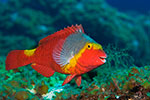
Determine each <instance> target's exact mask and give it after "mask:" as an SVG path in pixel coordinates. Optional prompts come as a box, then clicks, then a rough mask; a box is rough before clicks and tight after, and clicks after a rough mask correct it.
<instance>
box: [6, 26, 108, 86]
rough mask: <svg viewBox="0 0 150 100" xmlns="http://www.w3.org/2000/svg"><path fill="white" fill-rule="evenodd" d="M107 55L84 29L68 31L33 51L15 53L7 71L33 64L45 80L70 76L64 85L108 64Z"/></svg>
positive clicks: (64, 30)
mask: <svg viewBox="0 0 150 100" xmlns="http://www.w3.org/2000/svg"><path fill="white" fill-rule="evenodd" d="M105 58H106V54H105V52H104V51H103V49H102V47H101V45H100V44H98V43H96V42H95V41H94V40H92V39H91V38H90V37H88V36H87V35H86V34H85V33H84V30H83V28H82V26H81V25H76V26H71V27H67V28H64V29H63V30H60V31H58V32H56V33H54V34H51V35H49V36H47V37H45V38H43V39H42V40H40V42H39V46H38V47H37V48H35V49H32V50H13V51H11V52H10V53H9V54H8V56H7V58H6V70H10V69H15V68H18V67H21V66H25V65H28V64H31V67H32V68H33V69H35V70H36V71H37V72H38V73H40V74H42V75H43V76H45V77H50V76H52V75H53V74H54V72H59V73H63V74H70V75H69V76H68V77H67V78H66V79H65V81H64V82H63V84H62V85H64V84H66V83H68V82H69V81H71V80H72V78H75V81H76V83H77V85H78V86H80V84H81V74H83V73H86V72H88V71H90V70H92V69H94V68H96V67H98V66H99V65H102V64H104V63H105Z"/></svg>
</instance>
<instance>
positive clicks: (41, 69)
mask: <svg viewBox="0 0 150 100" xmlns="http://www.w3.org/2000/svg"><path fill="white" fill-rule="evenodd" d="M31 67H32V68H33V69H34V70H36V71H37V72H38V73H40V74H42V75H43V76H45V77H50V76H52V75H53V74H54V73H55V71H54V70H53V69H52V68H50V67H49V66H44V65H39V64H37V63H32V64H31Z"/></svg>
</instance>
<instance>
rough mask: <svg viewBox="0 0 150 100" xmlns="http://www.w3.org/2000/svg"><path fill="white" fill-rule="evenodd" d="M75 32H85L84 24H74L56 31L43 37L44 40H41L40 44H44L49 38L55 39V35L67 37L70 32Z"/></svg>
mask: <svg viewBox="0 0 150 100" xmlns="http://www.w3.org/2000/svg"><path fill="white" fill-rule="evenodd" d="M75 33H84V30H83V27H82V25H81V24H80V25H77V24H76V25H75V26H74V25H72V26H71V27H67V28H64V29H62V30H60V31H57V32H55V33H54V34H51V35H49V36H47V37H45V38H43V39H42V40H40V42H39V44H42V43H45V42H47V41H49V40H52V39H54V37H55V38H56V37H67V36H69V35H70V34H75Z"/></svg>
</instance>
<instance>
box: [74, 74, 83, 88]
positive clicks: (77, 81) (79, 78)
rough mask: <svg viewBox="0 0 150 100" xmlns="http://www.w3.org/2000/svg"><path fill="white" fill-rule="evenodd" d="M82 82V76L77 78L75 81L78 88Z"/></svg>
mask: <svg viewBox="0 0 150 100" xmlns="http://www.w3.org/2000/svg"><path fill="white" fill-rule="evenodd" d="M81 80H82V76H81V75H79V76H76V77H75V81H76V84H77V85H78V86H80V85H81Z"/></svg>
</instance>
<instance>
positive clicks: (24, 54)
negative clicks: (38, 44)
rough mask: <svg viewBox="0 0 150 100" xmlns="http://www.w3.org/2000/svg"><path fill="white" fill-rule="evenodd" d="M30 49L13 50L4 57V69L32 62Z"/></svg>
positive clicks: (33, 51)
mask: <svg viewBox="0 0 150 100" xmlns="http://www.w3.org/2000/svg"><path fill="white" fill-rule="evenodd" d="M35 50H36V49H32V50H13V51H11V52H10V53H8V55H7V57H6V61H5V64H6V70H10V69H15V68H18V67H21V66H25V65H28V64H30V63H32V62H33V59H34V53H35Z"/></svg>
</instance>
